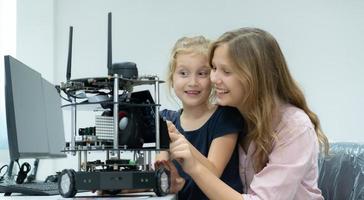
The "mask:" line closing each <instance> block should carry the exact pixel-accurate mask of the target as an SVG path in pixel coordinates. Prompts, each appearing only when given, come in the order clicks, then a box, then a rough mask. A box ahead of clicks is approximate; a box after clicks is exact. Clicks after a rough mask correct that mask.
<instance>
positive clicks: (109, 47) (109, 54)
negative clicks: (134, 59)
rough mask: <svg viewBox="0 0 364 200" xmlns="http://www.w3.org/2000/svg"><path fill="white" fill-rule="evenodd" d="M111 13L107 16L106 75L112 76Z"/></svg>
mask: <svg viewBox="0 0 364 200" xmlns="http://www.w3.org/2000/svg"><path fill="white" fill-rule="evenodd" d="M111 24H112V21H111V12H109V14H108V23H107V70H108V72H107V74H108V75H110V76H112V75H113V74H112V45H111V43H112V41H111V39H112V38H111Z"/></svg>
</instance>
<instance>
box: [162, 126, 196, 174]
mask: <svg viewBox="0 0 364 200" xmlns="http://www.w3.org/2000/svg"><path fill="white" fill-rule="evenodd" d="M167 126H168V132H169V137H170V139H171V143H170V145H169V151H170V156H171V157H170V158H171V160H172V159H175V160H177V161H178V162H179V163H180V164H181V166H182V168H183V170H184V171H185V172H186V173H188V174H190V173H191V171H192V170H193V169H194V167H195V166H196V163H197V162H198V161H197V160H196V159H195V157H194V156H193V154H192V150H191V147H190V146H191V144H190V143H189V142H188V140H187V139H186V138H185V137H184V136H183V135H182V134H180V133H179V132H178V130H177V129H176V127H175V126H174V125H173V123H171V122H168V121H167Z"/></svg>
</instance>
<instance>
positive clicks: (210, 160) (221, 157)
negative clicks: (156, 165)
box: [167, 122, 238, 177]
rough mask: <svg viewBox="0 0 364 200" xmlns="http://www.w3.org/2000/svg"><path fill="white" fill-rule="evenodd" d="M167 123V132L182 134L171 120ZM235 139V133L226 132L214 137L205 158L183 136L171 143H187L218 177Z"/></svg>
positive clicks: (231, 150)
mask: <svg viewBox="0 0 364 200" xmlns="http://www.w3.org/2000/svg"><path fill="white" fill-rule="evenodd" d="M167 124H168V129H171V130H169V132H170V131H173V132H174V133H177V134H179V135H180V136H182V135H181V134H180V133H179V132H178V130H177V129H176V127H175V126H174V125H173V124H172V123H171V122H168V123H167ZM237 139H238V134H237V133H231V134H226V135H224V136H221V137H218V138H216V139H214V140H213V141H212V143H211V146H210V149H209V154H208V157H207V158H206V157H205V156H204V155H202V154H201V153H200V152H199V151H198V150H197V149H196V148H195V147H194V146H193V145H192V144H191V143H189V142H188V141H187V139H186V138H185V137H183V136H182V137H178V139H177V140H176V141H174V142H173V143H174V146H178V145H179V144H183V145H189V148H190V150H191V152H192V154H193V156H194V157H195V158H196V159H197V160H198V161H199V162H200V163H201V164H202V165H204V166H205V167H206V168H207V169H208V170H210V171H211V172H212V173H213V174H214V175H215V176H217V177H220V176H221V174H222V173H223V171H224V169H225V167H226V165H227V163H228V162H229V160H230V158H231V155H232V153H233V151H234V149H235V146H236V142H237ZM171 147H172V146H171ZM171 147H170V149H171Z"/></svg>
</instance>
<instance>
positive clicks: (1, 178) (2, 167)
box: [0, 165, 9, 182]
mask: <svg viewBox="0 0 364 200" xmlns="http://www.w3.org/2000/svg"><path fill="white" fill-rule="evenodd" d="M5 167H6V171H5V172H4V174H3V175H1V176H0V182H1V181H3V180H4V176H5V175H6V173H7V172H8V169H9V166H8V165H3V166H1V167H0V173H1V171H2V170H3V169H4V168H5Z"/></svg>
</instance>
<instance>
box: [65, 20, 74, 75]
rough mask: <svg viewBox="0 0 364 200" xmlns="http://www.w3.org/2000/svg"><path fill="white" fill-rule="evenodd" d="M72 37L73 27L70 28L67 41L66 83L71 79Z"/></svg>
mask: <svg viewBox="0 0 364 200" xmlns="http://www.w3.org/2000/svg"><path fill="white" fill-rule="evenodd" d="M72 37H73V27H72V26H70V33H69V41H68V42H69V43H68V58H67V72H66V78H67V81H69V80H70V79H71V64H72Z"/></svg>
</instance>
